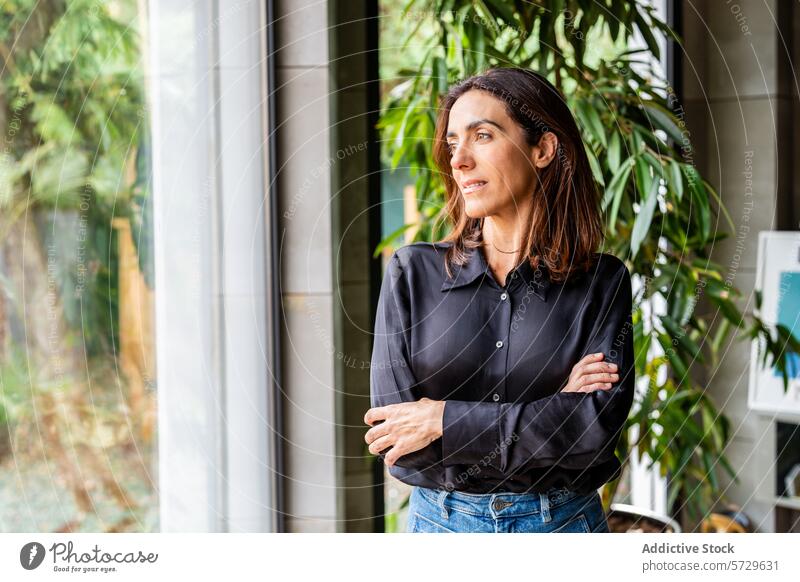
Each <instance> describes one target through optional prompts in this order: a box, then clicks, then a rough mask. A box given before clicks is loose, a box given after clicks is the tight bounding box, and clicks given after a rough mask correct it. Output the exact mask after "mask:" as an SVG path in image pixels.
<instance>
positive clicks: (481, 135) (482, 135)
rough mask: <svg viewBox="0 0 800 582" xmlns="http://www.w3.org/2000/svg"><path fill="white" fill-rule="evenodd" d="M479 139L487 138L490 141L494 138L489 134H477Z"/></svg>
mask: <svg viewBox="0 0 800 582" xmlns="http://www.w3.org/2000/svg"><path fill="white" fill-rule="evenodd" d="M477 137H478V138H481V137H485V138H487V139H488V138H490V137H492V136H491V135H489V134H488V133H479V134H477Z"/></svg>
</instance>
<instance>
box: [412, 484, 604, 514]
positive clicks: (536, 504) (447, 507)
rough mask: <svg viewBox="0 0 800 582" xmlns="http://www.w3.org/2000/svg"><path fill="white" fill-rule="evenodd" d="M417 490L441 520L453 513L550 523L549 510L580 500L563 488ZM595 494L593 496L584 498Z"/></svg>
mask: <svg viewBox="0 0 800 582" xmlns="http://www.w3.org/2000/svg"><path fill="white" fill-rule="evenodd" d="M417 489H418V490H419V493H420V494H421V495H422V496H423V497H425V498H426V499H427V500H428V501H429V502H430V503H435V504H436V505H437V506H439V510H440V512H441V513H442V516H443V517H447V515H448V514H449V512H450V511H451V510H452V511H459V512H462V513H467V514H470V515H478V516H488V517H494V518H499V517H521V516H524V515H534V514H542V517H543V519H544V520H545V521H549V519H550V510H551V509H553V508H556V507H559V506H561V505H564V504H565V503H568V502H570V501H572V500H574V499H576V498H578V497H582V496H581V495H580V494H578V493H577V492H575V491H572V490H570V489H567V488H563V487H562V488H556V487H553V488H551V489H549V490H547V491H546V492H543V493H507V492H500V493H464V492H463V491H448V490H446V489H428V488H425V487H417ZM594 495H596V493H592V494H590V495H588V496H585V497H592V496H594Z"/></svg>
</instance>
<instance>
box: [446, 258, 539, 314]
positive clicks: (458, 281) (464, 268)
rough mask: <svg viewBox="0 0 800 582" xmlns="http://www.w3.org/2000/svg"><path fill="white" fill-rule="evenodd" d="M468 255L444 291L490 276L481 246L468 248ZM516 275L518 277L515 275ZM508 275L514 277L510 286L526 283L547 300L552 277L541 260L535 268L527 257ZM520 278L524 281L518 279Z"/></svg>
mask: <svg viewBox="0 0 800 582" xmlns="http://www.w3.org/2000/svg"><path fill="white" fill-rule="evenodd" d="M466 253H467V255H468V259H467V262H466V263H465V264H464V265H461V266H459V267H456V271H455V272H454V273H453V276H452V277H446V278H445V280H444V283H442V291H449V290H450V289H455V288H457V287H463V286H465V285H469V284H470V283H472V282H473V281H475V280H476V279H479V278H480V279H482V278H483V277H489V276H490V275H489V264H488V263H487V262H486V257H485V256H484V255H483V251H482V250H481V249H480V247H476V248H474V249H466ZM515 275H516V277H515ZM507 277H512V280H511V282H510V283H509V285H508V287H509V288H511V287H514V286H516V285H520V284H522V285H524V286H526V287H528V288H529V289H530V290H531V291H532V292H533V294H534V295H536V296H537V297H539V299H541V300H542V301H547V290H548V289H549V288H550V283H551V282H550V277H549V276H548V274H547V267H546V266H545V264H544V263H543V262H540V264H539V267H538V268H536V269H534V268H533V267H531V264H530V262H529V261H528V260H527V259H525V260H524V261H523V262H522V263H521V264H520V265H518V266H517V268H516V269H514V270H513V271H511V272H510V273H509V274H508V275H507ZM517 278H519V279H520V280H521V282H522V283H520V282H519V281H517V280H516V279H517Z"/></svg>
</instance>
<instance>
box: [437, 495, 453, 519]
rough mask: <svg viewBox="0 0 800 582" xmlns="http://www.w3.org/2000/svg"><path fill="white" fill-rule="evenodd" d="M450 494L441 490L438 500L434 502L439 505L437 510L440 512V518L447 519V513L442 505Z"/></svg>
mask: <svg viewBox="0 0 800 582" xmlns="http://www.w3.org/2000/svg"><path fill="white" fill-rule="evenodd" d="M449 494H450V492H449V491H448V490H447V489H442V490H441V491H439V498H438V499H437V500H436V503H437V504H438V505H439V508H440V509H441V510H442V517H443V518H444V519H447V518H448V517H449V515H448V513H447V506H446V505H445V504H444V500H445V499H447V496H448V495H449Z"/></svg>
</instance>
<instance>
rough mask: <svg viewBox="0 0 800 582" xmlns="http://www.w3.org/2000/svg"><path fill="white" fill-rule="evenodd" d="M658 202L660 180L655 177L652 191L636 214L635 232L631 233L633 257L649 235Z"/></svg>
mask: <svg viewBox="0 0 800 582" xmlns="http://www.w3.org/2000/svg"><path fill="white" fill-rule="evenodd" d="M657 202H658V180H655V179H654V180H652V182H651V184H650V191H649V192H648V193H647V198H645V200H644V201H643V202H642V203H641V204H640V208H639V213H638V214H637V215H636V220H635V221H634V223H633V232H632V233H631V259H633V258H634V257H636V254H637V253H638V252H639V247H640V246H641V244H642V241H644V239H645V238H646V237H647V232H648V231H649V230H650V223H651V222H652V220H653V211H654V210H655V207H656V203H657Z"/></svg>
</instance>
